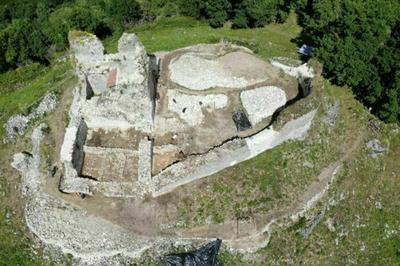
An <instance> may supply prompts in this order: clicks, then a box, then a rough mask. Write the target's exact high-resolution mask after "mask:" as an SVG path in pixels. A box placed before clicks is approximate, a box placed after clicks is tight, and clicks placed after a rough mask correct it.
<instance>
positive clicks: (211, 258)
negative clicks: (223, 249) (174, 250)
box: [163, 239, 223, 266]
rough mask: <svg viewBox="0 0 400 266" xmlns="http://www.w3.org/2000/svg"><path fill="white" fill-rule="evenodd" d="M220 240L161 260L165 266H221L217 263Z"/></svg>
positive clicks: (221, 265)
mask: <svg viewBox="0 0 400 266" xmlns="http://www.w3.org/2000/svg"><path fill="white" fill-rule="evenodd" d="M221 242H222V241H221V240H220V239H217V240H215V241H213V242H210V243H208V244H207V245H205V246H203V247H201V248H199V249H198V250H195V251H192V252H188V253H181V254H175V255H168V256H165V257H164V258H163V265H165V266H223V264H222V263H221V262H219V261H218V259H217V255H218V251H219V248H220V246H221Z"/></svg>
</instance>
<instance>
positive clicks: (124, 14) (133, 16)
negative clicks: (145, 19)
mask: <svg viewBox="0 0 400 266" xmlns="http://www.w3.org/2000/svg"><path fill="white" fill-rule="evenodd" d="M106 12H107V14H108V15H110V16H112V17H114V18H115V19H117V20H118V21H119V22H120V24H121V25H122V26H123V27H124V28H127V27H129V26H132V25H133V24H134V23H136V22H138V21H139V20H140V19H141V18H142V15H143V11H142V9H141V7H140V4H139V3H138V2H137V1H136V0H112V1H108V2H107V5H106Z"/></svg>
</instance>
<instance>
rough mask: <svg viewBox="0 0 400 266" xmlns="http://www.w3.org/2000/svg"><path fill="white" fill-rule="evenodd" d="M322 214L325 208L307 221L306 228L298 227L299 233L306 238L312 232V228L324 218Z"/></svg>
mask: <svg viewBox="0 0 400 266" xmlns="http://www.w3.org/2000/svg"><path fill="white" fill-rule="evenodd" d="M324 215H325V209H323V210H322V211H320V212H318V214H317V215H316V216H315V217H313V218H312V219H311V220H310V221H309V222H308V224H307V226H306V228H303V229H300V230H299V234H300V235H302V236H303V237H304V238H307V237H308V236H309V235H310V234H311V233H312V231H313V230H314V228H315V227H316V226H317V225H318V223H319V222H320V221H321V220H322V219H323V218H324Z"/></svg>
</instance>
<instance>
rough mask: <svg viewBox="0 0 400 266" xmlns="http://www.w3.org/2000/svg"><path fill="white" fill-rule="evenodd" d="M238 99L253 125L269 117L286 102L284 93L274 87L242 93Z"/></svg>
mask: <svg viewBox="0 0 400 266" xmlns="http://www.w3.org/2000/svg"><path fill="white" fill-rule="evenodd" d="M240 99H241V101H242V104H243V107H244V108H245V109H246V112H247V114H248V115H249V120H250V122H251V123H252V124H253V125H255V124H257V123H259V122H261V121H262V120H263V119H264V118H267V117H269V116H271V115H272V114H273V113H274V112H275V111H276V110H277V109H278V108H279V107H282V106H284V105H285V104H286V101H287V97H286V93H285V92H284V91H283V90H281V89H280V88H278V87H274V86H267V87H259V88H256V89H252V90H246V91H243V92H242V93H241V94H240Z"/></svg>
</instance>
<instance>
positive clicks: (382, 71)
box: [304, 0, 400, 122]
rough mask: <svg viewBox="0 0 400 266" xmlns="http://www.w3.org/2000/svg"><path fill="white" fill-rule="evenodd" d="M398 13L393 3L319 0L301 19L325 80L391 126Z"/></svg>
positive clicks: (395, 117) (399, 92) (395, 109)
mask: <svg viewBox="0 0 400 266" xmlns="http://www.w3.org/2000/svg"><path fill="white" fill-rule="evenodd" d="M399 14H400V3H399V2H398V1H397V0H362V1H361V0H338V1H330V0H319V1H311V2H309V6H308V10H307V12H306V14H305V15H304V35H305V37H306V38H307V39H309V40H311V41H312V42H313V44H314V46H315V47H316V48H317V50H316V56H317V57H318V58H319V59H320V60H321V61H322V62H323V63H324V70H325V71H326V74H327V76H328V77H330V78H332V80H333V81H334V82H335V83H336V84H339V85H348V86H351V87H352V88H353V89H354V91H355V93H356V95H357V97H359V98H360V99H361V100H362V101H363V102H365V103H366V105H367V106H368V107H371V108H372V110H373V112H374V113H375V114H377V115H378V116H379V117H381V118H382V119H384V120H386V121H390V122H394V121H399V120H400V113H399V102H400V98H399V96H400V87H399V79H398V77H399V73H400V72H399V71H400V64H399V62H400V61H399V60H400V50H399V21H400V20H399Z"/></svg>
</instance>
